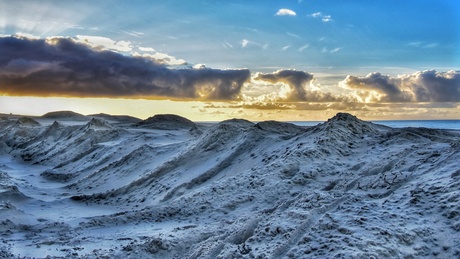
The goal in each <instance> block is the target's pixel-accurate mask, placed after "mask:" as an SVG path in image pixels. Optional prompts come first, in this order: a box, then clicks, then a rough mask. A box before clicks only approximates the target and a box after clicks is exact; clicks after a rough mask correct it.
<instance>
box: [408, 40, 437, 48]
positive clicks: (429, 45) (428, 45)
mask: <svg viewBox="0 0 460 259" xmlns="http://www.w3.org/2000/svg"><path fill="white" fill-rule="evenodd" d="M406 46H408V47H414V48H423V49H432V48H437V47H438V46H439V43H437V42H433V43H426V42H423V41H414V42H409V43H407V44H406Z"/></svg>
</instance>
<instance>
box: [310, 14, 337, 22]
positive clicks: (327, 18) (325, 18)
mask: <svg viewBox="0 0 460 259" xmlns="http://www.w3.org/2000/svg"><path fill="white" fill-rule="evenodd" d="M309 16H310V17H313V18H315V19H321V21H322V22H332V21H334V20H333V19H332V16H330V15H328V14H323V13H322V12H317V13H312V14H310V15H309Z"/></svg>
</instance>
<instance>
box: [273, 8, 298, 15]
mask: <svg viewBox="0 0 460 259" xmlns="http://www.w3.org/2000/svg"><path fill="white" fill-rule="evenodd" d="M275 15H277V16H282V15H287V16H296V15H297V14H296V13H295V12H294V11H292V10H290V9H285V8H282V9H279V10H278V12H277V13H276V14H275Z"/></svg>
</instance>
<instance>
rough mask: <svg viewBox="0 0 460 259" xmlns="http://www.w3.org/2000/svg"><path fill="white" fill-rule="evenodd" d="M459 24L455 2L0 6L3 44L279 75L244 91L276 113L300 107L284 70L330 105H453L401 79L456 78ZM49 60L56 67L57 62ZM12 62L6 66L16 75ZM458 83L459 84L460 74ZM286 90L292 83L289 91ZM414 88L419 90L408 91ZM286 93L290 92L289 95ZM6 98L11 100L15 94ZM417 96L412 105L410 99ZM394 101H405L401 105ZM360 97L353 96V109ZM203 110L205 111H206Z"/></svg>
mask: <svg viewBox="0 0 460 259" xmlns="http://www.w3.org/2000/svg"><path fill="white" fill-rule="evenodd" d="M458 24H460V1H456V0H438V1H435V0H407V1H396V0H377V1H365V0H351V1H338V0H336V1H332V0H296V1H294V0H293V1H287V0H284V1H281V0H279V1H211V0H197V1H183V0H182V1H179V0H169V1H148V0H144V1H142V0H134V1H117V0H110V1H109V0H105V1H87V0H83V1H51V0H50V1H45V0H42V1H40V0H38V1H37V0H34V1H32V0H29V1H6V0H0V35H2V36H3V37H8V36H11V35H17V36H18V35H19V36H20V37H25V38H27V39H46V38H50V37H64V38H71V39H73V40H74V41H76V42H79V43H86V44H89V45H90V46H91V48H94V49H97V48H99V49H100V48H103V49H104V50H110V51H114V52H117V53H120V54H122V55H125V56H138V57H139V56H143V57H148V58H149V59H156V60H160V61H159V62H163V63H165V64H166V65H167V67H168V68H173V67H175V68H177V65H181V66H180V68H190V69H191V68H192V67H193V66H195V67H198V66H199V64H204V65H205V66H206V67H208V68H212V69H216V70H219V69H220V70H226V69H248V70H249V71H250V74H251V75H252V78H257V76H256V74H257V73H272V74H274V76H275V77H277V78H278V81H270V82H269V83H267V81H263V82H262V81H254V80H251V82H249V81H246V83H245V84H244V85H242V86H241V87H240V88H238V89H237V90H238V91H237V93H238V94H239V93H242V94H244V95H245V96H246V97H247V96H250V97H251V98H252V99H251V100H252V101H253V102H254V98H255V99H257V100H258V101H259V102H261V101H260V100H265V101H267V100H268V99H269V101H272V102H273V101H275V102H276V103H277V107H280V104H279V103H281V101H280V100H282V101H283V102H290V101H292V100H290V99H289V98H287V97H286V96H291V93H292V92H296V89H299V88H298V86H296V85H294V84H292V82H293V81H289V82H288V81H286V80H284V79H280V75H281V74H279V75H278V74H276V71H279V70H292V69H293V70H296V71H303V72H304V73H306V74H313V75H314V80H313V81H310V80H304V81H302V82H303V83H304V85H302V86H300V87H303V88H305V89H306V91H307V93H306V94H310V92H312V91H313V92H314V91H317V90H318V89H317V88H319V87H321V91H322V93H323V94H325V95H327V94H332V95H333V96H334V98H332V99H331V98H329V99H327V98H326V99H327V100H329V101H331V100H332V101H334V102H336V103H337V102H344V100H345V97H344V96H345V95H347V96H351V95H353V96H354V98H355V99H356V98H357V99H356V100H358V99H359V100H360V101H363V100H374V101H375V102H378V101H380V102H383V101H382V100H386V101H392V102H396V101H401V100H403V101H406V102H411V103H414V102H418V101H427V100H428V101H430V102H440V101H441V102H446V100H447V99H446V98H440V97H439V96H440V95H439V94H438V93H434V92H433V91H435V90H433V89H435V88H434V87H431V85H428V86H426V85H425V84H428V83H427V81H426V80H425V79H423V80H425V81H423V85H421V86H420V87H419V88H417V87H412V86H408V85H409V83H408V81H410V80H408V79H407V80H406V79H402V78H400V77H398V76H402V77H404V75H407V77H411V78H416V77H417V73H422V75H423V76H419V78H422V77H423V78H425V77H426V75H425V73H424V72H423V71H427V70H436V71H437V72H438V73H441V74H439V75H440V76H437V77H442V78H446V77H448V76H450V77H452V75H451V74H449V75H448V74H442V73H446V72H448V71H450V70H454V71H457V70H459V67H460V26H458ZM101 46H102V47H101ZM14 60H16V61H17V60H27V61H30V62H28V63H27V66H25V65H23V66H24V67H23V69H25V67H27V69H29V68H30V66H32V64H41V65H42V67H43V63H37V62H38V61H37V60H28V59H27V58H22V59H21V57H15V58H12V60H9V61H8V62H10V63H11V62H12V63H11V64H16V65H15V66H16V67H17V64H18V62H13V61H14ZM5 62H6V63H5V64H7V61H5ZM40 62H45V61H44V60H41V61H40ZM46 62H49V64H51V63H52V64H55V63H56V62H57V61H55V62H54V63H53V61H50V60H46ZM20 63H21V62H20ZM11 64H10V66H5V67H4V68H3V69H4V70H5V71H10V70H11V67H12V66H11ZM21 64H24V62H22V63H21ZM0 69H1V67H0ZM24 71H25V70H24ZM28 71H29V70H28ZM4 73H6V72H4ZM24 73H25V72H24ZM371 73H380V75H381V76H382V78H383V79H382V80H386V82H389V83H391V84H393V85H394V87H396V88H398V90H399V91H400V92H401V94H398V95H395V94H394V92H391V93H390V92H389V91H390V90H389V89H392V87H386V86H382V84H380V85H376V84H375V82H374V81H372V80H371V78H372V79H376V78H379V80H380V77H378V76H375V75H374V76H373V77H372V76H371ZM296 76H299V74H296ZM302 76H303V77H304V78H308V76H305V75H302ZM347 76H352V77H357V79H360V80H351V79H353V78H351V79H350V80H348V81H346V79H345V78H346V77H347ZM385 76H387V77H385ZM454 77H455V78H457V74H455V75H454ZM259 78H262V77H260V76H259ZM283 80H284V81H283ZM404 80H406V81H404ZM414 80H415V79H414ZM443 80H444V79H443ZM455 80H457V79H455ZM455 80H454V81H449V83H448V85H450V87H451V89H450V92H451V93H453V94H454V95H457V94H458V92H459V91H460V90H459V87H458V86H457V81H455ZM206 82H208V81H206ZM351 82H358V83H361V85H365V86H364V87H362V88H359V89H358V87H355V86H354V85H350V84H351ZM411 82H412V81H411ZM269 84H270V85H269ZM283 84H287V85H288V86H287V88H288V89H287V90H286V89H284V88H283V87H285V86H283ZM262 86H263V87H264V89H268V88H269V89H270V90H273V91H275V92H276V93H275V94H272V95H271V98H269V97H268V94H271V93H268V92H267V93H265V92H263V93H262V91H261V89H262V88H261V87H262ZM1 87H2V86H1V85H0V90H1ZM257 87H258V88H257ZM309 87H310V88H309ZM408 87H409V88H410V89H409V90H408ZM411 87H412V88H411ZM256 88H257V91H256V90H254V89H256ZM307 88H309V89H307ZM422 88H423V89H424V90H423V91H426V92H430V98H428V97H421V96H422V95H420V94H419V92H420V89H422ZM200 89H201V90H199V89H198V90H197V91H196V93H195V92H194V95H190V96H187V97H192V98H195V97H196V96H202V95H201V94H202V92H203V91H204V90H202V88H200ZM226 89H227V88H226ZM276 89H277V90H276ZM283 89H284V90H283ZM343 89H346V90H347V91H344V90H343ZM414 89H418V90H417V91H418V92H410V93H407V91H415V90H414ZM452 89H453V90H452ZM285 90H286V91H291V93H289V94H287V95H286V94H285V95H283V91H285ZM199 91H201V92H199ZM240 91H241V92H240ZM309 91H310V92H309ZM359 91H368V92H366V94H363V93H360V92H359ZM370 91H373V92H372V93H371V92H370ZM436 91H437V90H436ZM3 92H4V95H15V94H16V93H13V92H12V91H10V92H8V91H6V90H4V91H3ZM301 92H302V94H304V93H303V91H301ZM444 92H445V91H443V93H444ZM219 93H221V92H219ZM155 94H157V92H155ZM213 94H214V95H213V96H221V97H222V95H219V94H217V93H213ZM408 94H409V95H410V96H411V98H409V97H407V96H409V95H408ZM32 95H33V93H32ZM43 95H44V94H40V96H43ZM273 95H276V98H275V97H273ZM403 95H404V96H405V97H404V98H403V97H402V96H403ZM60 96H61V95H60ZM78 96H80V95H78ZM83 96H84V97H87V96H85V95H84V94H83ZM234 96H235V95H234V92H232V95H231V96H228V98H223V99H234ZM283 96H284V99H283V98H282V97H283ZM357 96H358V97H357ZM392 96H393V97H394V96H398V98H396V99H394V100H393V99H391V98H390V97H392ZM459 96H460V94H459ZM61 97H62V96H61ZM67 97H68V96H67ZM89 97H94V96H93V95H91V96H89ZM104 97H107V96H104ZM109 97H111V96H109ZM123 97H126V96H123ZM150 97H151V96H150ZM150 97H149V98H150ZM174 97H177V96H174ZM208 97H209V96H208ZM240 97H241V96H240ZM168 98H169V99H171V96H170V95H168ZM280 98H281V99H280ZM160 99H161V98H160ZM173 99H174V98H173ZM195 99H197V98H195ZM198 99H199V98H198ZM237 99H238V101H241V100H242V99H245V98H244V96H243V97H241V98H237ZM294 99H295V100H313V101H319V102H320V104H319V105H323V104H324V102H325V100H326V99H324V98H323V97H321V98H319V99H314V98H306V97H305V96H301V97H299V98H294ZM15 100H16V101H17V99H15ZM245 100H248V99H247V98H246V99H245ZM356 100H354V101H350V100H349V99H347V102H353V103H354V102H355V101H356ZM208 101H209V100H208ZM233 101H236V100H233ZM374 101H373V102H374ZM449 101H452V100H450V99H449ZM453 101H454V102H456V101H457V99H453ZM251 105H253V104H251ZM275 106H276V105H275ZM299 106H301V105H297V107H299ZM351 106H352V107H355V106H353V105H351ZM444 106H445V105H444ZM444 106H443V107H444ZM451 106H452V105H451ZM453 106H454V107H455V109H450V110H449V111H450V115H449V116H450V117H456V116H458V106H456V105H453ZM239 107H244V105H243V106H239ZM250 107H254V106H250ZM309 107H310V106H309ZM1 108H3V107H0V109H1ZM8 108H9V107H6V108H4V110H9V109H8ZM259 108H260V107H259ZM348 108H350V107H348ZM425 108H426V107H424V109H425ZM200 109H201V111H202V110H204V108H203V107H201V108H200ZM240 109H244V108H240ZM246 109H249V108H246ZM353 109H354V108H353ZM414 109H415V108H414ZM301 110H302V109H301ZM0 112H1V111H0ZM250 117H251V116H250ZM251 118H252V117H251Z"/></svg>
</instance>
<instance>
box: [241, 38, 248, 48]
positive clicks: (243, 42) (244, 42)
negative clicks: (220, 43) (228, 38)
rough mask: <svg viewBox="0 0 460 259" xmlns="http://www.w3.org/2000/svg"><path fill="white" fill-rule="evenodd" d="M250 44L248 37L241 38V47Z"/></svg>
mask: <svg viewBox="0 0 460 259" xmlns="http://www.w3.org/2000/svg"><path fill="white" fill-rule="evenodd" d="M248 44H249V41H248V40H247V39H243V40H241V48H243V49H244V48H246V47H247V46H248Z"/></svg>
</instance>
